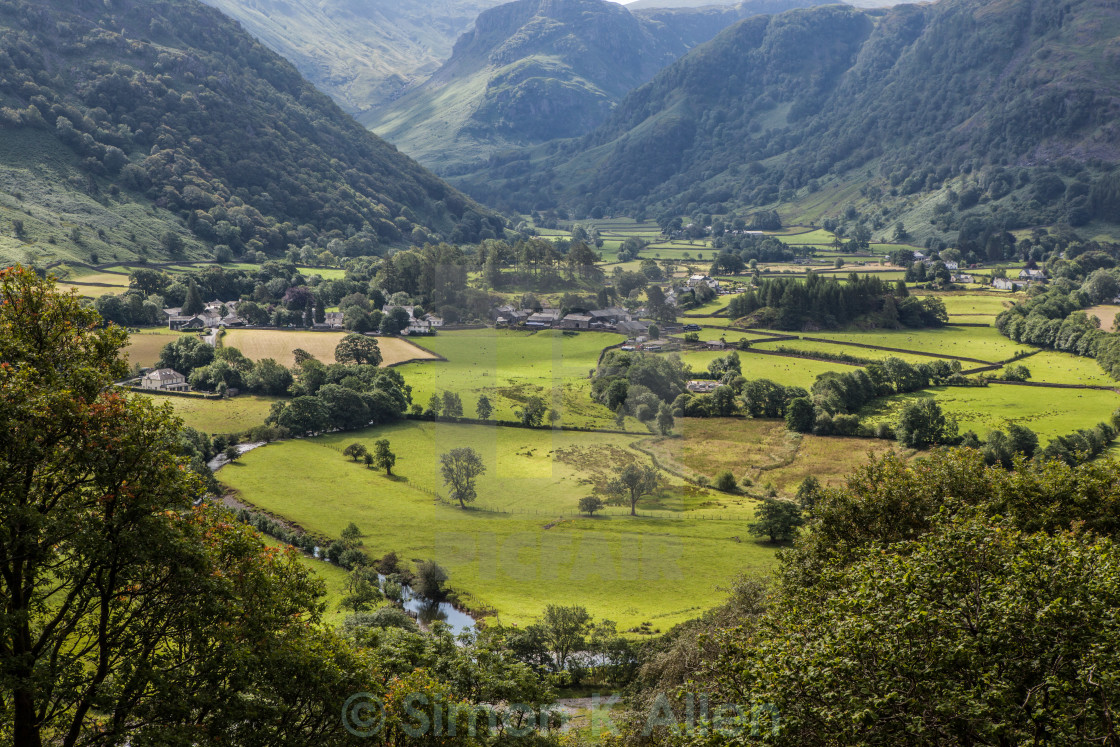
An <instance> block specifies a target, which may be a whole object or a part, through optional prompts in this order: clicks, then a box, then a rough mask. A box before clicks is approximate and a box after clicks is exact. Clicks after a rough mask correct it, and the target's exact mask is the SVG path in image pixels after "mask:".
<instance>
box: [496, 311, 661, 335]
mask: <svg viewBox="0 0 1120 747" xmlns="http://www.w3.org/2000/svg"><path fill="white" fill-rule="evenodd" d="M490 319H491V321H493V322H494V326H495V327H517V326H525V327H527V328H529V329H585V330H598V331H603V332H620V333H622V334H624V335H628V336H631V337H633V336H635V335H639V334H642V333H644V332H645V331H646V330H647V329H648V328H649V325H648V324H642V323H641V322H638V321H635V320H634V317H633V315H632V314H631V313H630V312H628V311H626V309H620V308H618V307H615V306H612V307H611V308H608V309H594V310H592V311H586V312H574V313H571V314H566V315H564V316H561V315H560V311H559V310H557V309H540V310H536V309H518V308H515V307H513V306H509V305H506V306H498V307H497V308H495V309H493V310H492V311H491V312H490Z"/></svg>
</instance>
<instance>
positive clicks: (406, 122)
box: [370, 0, 805, 173]
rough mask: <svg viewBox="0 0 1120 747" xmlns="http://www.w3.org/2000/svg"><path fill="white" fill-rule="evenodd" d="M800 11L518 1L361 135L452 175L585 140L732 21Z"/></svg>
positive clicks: (790, 2) (761, 1)
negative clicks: (520, 149) (503, 154)
mask: <svg viewBox="0 0 1120 747" xmlns="http://www.w3.org/2000/svg"><path fill="white" fill-rule="evenodd" d="M803 4H805V3H804V1H803V0H753V2H748V3H740V4H738V5H735V6H733V7H718V8H717V7H710V8H704V9H702V10H692V11H682V10H659V11H647V12H642V13H638V14H634V13H631V12H630V11H628V10H627V9H626V8H624V7H623V6H621V5H618V4H616V3H612V2H607V1H606V0H515V2H511V3H508V4H506V5H502V6H500V7H498V8H494V9H492V10H488V11H486V12H484V13H482V14H481V15H480V16H479V17H478V20H477V21H476V22H475V26H474V28H473V29H472V30H471V31H470V32H469V33H467V34H465V35H464V36H463V37H462V38H460V39H459V41H458V42H456V44H455V50H454V52H453V54H452V56H451V59H450V60H448V61H447V63H445V64H444V65H443V66H442V67H441V68H440V69H439V70H438V71H436V73H435V74H434V75H433V76H432V77H431V78H430V79H429V80H428V81H427V82H426V83H425V84H424V85H422V86H421V87H419V88H417V89H415V90H413V91H411V92H409V93H407V94H405V95H404V96H403V97H401V98H400V99H399V100H398V101H396V102H394V103H393V104H392V105H390V106H388V107H386V108H385V109H384V110H383V111H381V112H379V113H378V114H377V116H376V117H375V118H373V119H372V120H370V126H371V128H372V129H373V130H374V131H375V132H377V133H378V134H379V135H381V136H382V137H385V138H386V139H387V140H389V141H390V142H393V143H395V144H396V145H397V146H398V147H399V148H400V149H401V150H402V151H404V152H405V153H408V154H409V155H412V156H414V157H415V158H417V159H418V160H419V161H420V162H421V163H425V164H428V165H430V166H432V167H433V168H437V169H440V170H441V171H442V172H444V173H452V172H453V171H454V167H455V165H456V164H462V163H470V162H475V161H478V160H480V159H483V158H486V157H488V156H489V155H490V154H491V153H493V152H494V151H495V150H497V149H502V148H507V147H511V146H522V145H530V144H534V143H540V142H544V141H547V140H552V139H556V138H569V137H575V136H578V135H582V134H584V133H586V132H588V131H590V130H591V129H593V128H594V127H595V126H596V125H598V124H600V123H601V122H603V121H604V120H605V119H606V118H607V116H608V115H609V114H610V112H611V110H612V109H613V108H614V106H615V104H616V103H617V102H618V101H619V100H620V99H621V98H622V97H623V96H624V95H625V94H626V93H627V92H628V91H630V90H631V89H633V88H634V87H635V86H638V85H640V84H642V83H644V82H645V81H647V80H649V79H650V78H652V77H653V75H654V74H656V73H657V71H659V70H661V69H662V68H664V67H665V66H666V65H668V64H669V63H671V62H672V61H673V60H675V59H677V58H679V57H680V56H682V55H683V54H685V53H686V52H687V51H688V50H689V49H691V48H693V47H695V46H696V45H697V44H699V43H702V42H704V41H707V40H708V39H711V38H712V37H713V36H714V35H715V34H717V33H719V32H720V31H721V30H722V29H724V28H726V27H727V26H728V25H730V24H731V23H733V22H735V21H737V20H739V19H741V18H743V17H746V16H748V15H752V14H754V13H758V12H770V11H773V10H783V9H786V8H789V7H794V6H796V5H803Z"/></svg>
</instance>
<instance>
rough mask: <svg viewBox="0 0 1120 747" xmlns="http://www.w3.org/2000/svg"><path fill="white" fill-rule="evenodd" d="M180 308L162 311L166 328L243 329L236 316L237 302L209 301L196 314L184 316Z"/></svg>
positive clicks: (240, 320) (242, 324)
mask: <svg viewBox="0 0 1120 747" xmlns="http://www.w3.org/2000/svg"><path fill="white" fill-rule="evenodd" d="M182 311H183V309H182V307H178V306H177V307H174V308H170V309H164V310H163V313H164V314H166V315H167V328H168V329H172V330H189V329H209V328H213V327H244V326H245V320H244V319H242V318H241V317H239V316H238V315H237V301H211V302H210V303H208V304H206V307H205V308H204V309H203V310H202V311H200V312H199V313H197V314H184V313H182Z"/></svg>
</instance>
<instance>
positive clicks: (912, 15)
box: [463, 0, 1120, 234]
mask: <svg viewBox="0 0 1120 747" xmlns="http://www.w3.org/2000/svg"><path fill="white" fill-rule="evenodd" d="M1118 114H1120V8H1118V7H1117V6H1116V4H1115V3H1114V2H1110V1H1109V0H1073V1H1072V2H1067V1H1066V0H1033V1H1031V2H1027V1H1025V0H1022V1H1012V0H1001V1H999V2H988V1H986V0H942V1H941V2H939V3H937V4H933V5H902V6H898V7H895V8H892V9H890V10H886V11H882V10H880V11H860V10H857V9H854V8H851V7H843V6H828V7H821V8H813V9H806V10H794V11H790V12H788V13H784V14H781V15H778V16H774V17H760V18H752V19H747V20H745V21H743V22H741V23H739V24H737V25H735V26H734V27H732V28H730V29H728V30H727V31H725V32H724V33H722V34H721V35H720V36H718V37H717V38H716V39H714V40H712V41H711V42H710V43H708V44H706V45H703V46H702V47H700V48H698V49H696V50H694V51H693V52H692V53H690V54H689V55H688V56H686V57H685V58H683V59H681V60H680V61H678V62H677V63H675V64H674V65H672V66H670V67H669V68H667V69H666V70H664V71H663V72H662V73H660V74H659V75H658V76H657V77H656V78H655V79H653V80H652V81H650V82H649V83H648V84H646V85H644V86H642V87H640V88H638V89H636V90H635V91H633V92H631V93H630V94H629V95H628V96H627V97H626V99H625V100H624V101H623V102H622V103H621V104H620V105H619V106H618V107H617V109H615V111H614V112H613V113H612V114H611V117H610V119H609V120H608V121H607V122H605V123H604V124H603V125H602V126H601V127H599V128H598V129H597V130H596V131H595V132H593V133H591V134H589V135H588V136H586V137H584V138H582V139H580V140H578V141H573V142H569V143H566V144H563V145H561V146H560V147H557V146H556V145H552V146H551V147H550V149H538V150H537V151H535V152H527V151H524V152H520V153H509V154H503V155H502V156H500V157H496V158H495V159H493V161H492V164H491V167H490V168H489V169H488V170H487V171H485V172H484V173H483V174H481V175H471V176H468V177H464V178H463V183H464V184H465V185H467V186H468V188H469V189H470V190H473V191H474V193H475V194H476V195H479V196H484V197H489V198H492V199H500V198H501V197H502V196H516V197H515V199H514V201H515V202H516V205H515V206H516V207H518V208H522V209H524V208H527V207H535V206H547V205H551V204H556V203H560V204H562V205H567V206H569V207H574V208H576V209H577V212H578V211H580V210H588V209H589V208H590V206H592V205H601V206H603V207H604V208H605V209H606V210H607V211H627V212H636V211H637V212H640V211H645V210H647V209H657V210H659V211H660V210H664V209H669V210H680V211H689V212H692V211H693V210H697V209H698V210H700V211H701V212H709V213H710V212H722V211H723V210H726V209H737V208H739V209H745V208H752V207H759V206H767V205H774V204H776V203H789V202H792V201H796V200H808V199H810V198H811V196H812V195H813V194H815V193H816V192H818V190H829V189H838V188H840V187H843V188H848V187H849V186H851V185H856V184H858V185H859V189H861V190H862V195H861V198H863V199H865V200H866V204H867V205H868V207H869V210H870V211H871V212H874V216H873V218H874V223H875V225H876V227H879V226H883V225H886V224H887V222H888V221H891V222H893V221H895V220H899V219H910V218H908V216H910V214H911V213H913V215H914V216H919V215H920V216H921V218H922V223H923V227H924V228H923V230H927V231H928V230H929V226H931V225H934V226H936V228H937V230H938V232H940V233H942V234H944V233H945V232H952V231H956V230H958V229H959V228H960V227H961V226H962V224H963V222H964V219H963V215H964V212H965V211H969V210H972V209H973V208H975V207H976V206H977V204H978V203H988V202H992V203H997V202H998V208H999V210H995V208H996V207H997V205H990V206H987V207H983V208H977V209H982V210H983V211H984V212H986V213H988V214H990V213H992V212H1001V211H1002V212H1001V217H1000V221H1001V224H1002V225H1003V226H1005V227H1009V228H1016V227H1022V226H1027V225H1039V224H1048V223H1054V222H1058V221H1062V220H1068V221H1069V222H1070V223H1072V224H1074V225H1079V224H1083V223H1085V222H1086V221H1089V220H1091V219H1093V218H1095V217H1100V216H1101V215H1102V213H1101V211H1102V210H1103V209H1104V208H1103V206H1104V204H1105V203H1106V202H1107V201H1106V200H1105V199H1104V198H1103V197H1102V195H1106V194H1109V191H1108V188H1106V187H1104V186H1101V187H1099V188H1096V187H1095V185H1097V183H1098V182H1099V181H1100V179H1101V178H1102V177H1101V174H1102V173H1103V171H1105V170H1108V169H1111V167H1112V165H1114V164H1115V163H1116V162H1117V160H1118V159H1120V124H1118V118H1117V115H1118ZM548 150H551V151H553V152H552V153H550V152H548ZM1109 178H1111V177H1109ZM846 185H847V186H846ZM950 187H952V188H953V190H952V191H951V190H950ZM1094 190H1096V191H1094ZM930 196H935V197H936V211H934V207H935V205H932V204H930V203H929V202H928V198H929V197H930ZM923 200H926V202H923ZM840 207H843V205H840ZM919 208H920V210H919ZM915 211H917V212H915ZM908 227H909V226H908Z"/></svg>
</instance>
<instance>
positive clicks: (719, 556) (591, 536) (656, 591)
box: [219, 421, 773, 630]
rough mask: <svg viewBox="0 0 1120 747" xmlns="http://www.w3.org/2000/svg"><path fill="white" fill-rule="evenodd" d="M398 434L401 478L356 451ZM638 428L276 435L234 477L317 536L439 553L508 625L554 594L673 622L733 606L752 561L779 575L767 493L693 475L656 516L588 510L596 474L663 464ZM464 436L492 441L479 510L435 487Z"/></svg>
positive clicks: (253, 498) (606, 613) (420, 428)
mask: <svg viewBox="0 0 1120 747" xmlns="http://www.w3.org/2000/svg"><path fill="white" fill-rule="evenodd" d="M382 437H384V438H388V439H389V441H390V444H391V447H392V448H393V450H394V452H395V453H396V454H397V465H396V467H395V468H394V473H395V477H392V478H390V477H387V476H385V475H384V474H383V473H380V472H376V471H374V470H370V469H366V468H365V467H364V466H362V465H360V464H355V463H353V462H351V461H349V460H348V459H346V458H345V457H343V456H342V455H341V453H340V451H341V449H342V448H343V447H344V446H345V445H346V444H349V443H352V442H360V443H364V444H366V445H367V446H370V445H372V442H373V440H375V439H377V438H382ZM630 440H632V437H630V436H625V435H614V434H587V433H565V432H557V431H548V430H543V431H542V430H537V431H525V430H521V429H511V428H500V427H496V426H471V425H455V424H445V423H431V422H416V421H409V422H406V423H401V424H397V425H394V426H389V427H385V428H380V429H370V430H367V431H361V432H357V433H347V434H337V435H332V436H326V437H322V438H317V439H302V440H293V441H288V442H284V443H280V444H272V445H270V446H267V447H264V448H260V449H256V450H254V451H251V452H249V453H248V454H246V455H245V456H244V457H243V458H242V460H241V463H239V464H235V465H232V466H231V467H227V468H225V469H223V470H222V471H221V472H220V473H219V477H220V478H221V480H222V481H223V482H225V483H226V484H228V485H229V486H230V487H231V488H233V489H235V490H236V491H238V496H239V498H240V499H242V500H244V501H246V502H248V503H251V504H253V505H254V506H257V507H259V508H261V509H263V510H266V511H269V512H271V513H273V514H276V515H278V516H282V517H284V518H286V519H288V520H290V521H292V522H294V523H296V524H298V525H299V526H301V527H303V528H304V529H306V530H307V531H310V532H312V533H315V534H321V535H326V536H330V537H337V536H338V534H339V533H340V532H341V530H342V528H343V527H345V526H346V524H347V523H349V522H350V521H353V522H355V523H356V524H357V525H358V526H359V527H360V528H361V529H362V530H363V531H365V532H366V534H367V535H368V536H367V537H366V539H365V544H366V547H367V548H368V550H369V551H370V552H371V553H372V554H374V555H381V554H384V553H386V552H389V551H390V550H392V551H395V552H397V553H398V554H399V555H400V556H401V557H402V559H405V560H407V561H408V562H410V563H412V564H415V563H416V562H417V561H419V560H423V559H427V558H432V559H434V560H436V561H437V562H439V563H440V564H441V565H442V566H444V567H445V568H446V569H447V570H448V573H449V575H450V581H449V586H451V587H452V588H453V589H455V590H456V591H457V592H458V593H459V594H460V597H461V598H462V600H463V601H464V602H466V603H467V604H468V606H469V607H470V608H471V609H474V610H489V611H490V612H491V614H492V615H493V616H494V617H495V618H496V619H498V620H500V621H501V622H503V623H518V624H523V623H526V622H529V621H531V620H532V619H533V618H535V617H536V616H538V615H539V614H540V613H541V612H542V611H543V609H544V607H545V605H547V604H581V605H584V606H586V607H587V609H588V610H589V611H590V612H591V614H592V615H594V616H595V617H607V618H610V619H612V620H615V621H616V622H618V623H619V627H620V628H621V629H626V628H629V627H632V626H634V625H637V624H639V623H641V622H650V623H651V624H652V625H654V626H655V627H658V628H660V629H662V630H665V629H668V628H669V627H670V626H672V625H673V624H676V623H678V622H682V621H684V620H687V619H690V618H692V617H696V616H697V615H698V614H700V613H701V612H702V611H703V610H705V609H707V608H709V607H711V606H712V605H714V604H716V603H718V602H719V600H720V599H721V594H720V592H719V591H718V590H717V588H716V587H717V586H720V585H725V584H726V583H727V582H728V581H729V580H730V579H731V578H732V577H734V576H735V575H736V574H737V573H740V572H743V571H749V572H764V571H765V570H766V569H768V568H769V567H770V566H771V564H772V562H773V550H772V548H770V547H769V546H767V545H765V544H763V543H758V542H755V541H754V540H752V539H751V538H750V537H749V536H748V532H747V529H746V524H747V523H748V522H749V520H750V518H751V516H752V515H753V509H752V506H753V501H751V500H749V499H747V498H743V497H736V496H728V495H724V494H718V493H714V492H712V493H708V492H707V491H700V490H699V489H696V488H686V487H684V486H683V485H682V484H681V483H680V481H678V480H671V481H670V488H669V489H668V491H667V493H666V496H665V497H664V498H661V499H656V500H650V501H646V502H643V503H640V504H639V510H640V511H641V513H642V516H640V517H637V518H634V517H630V516H628V515H626V512H625V510H624V509H622V508H621V507H616V508H611V509H609V510H608V512H607V513H606V515H601V516H599V515H597V516H596V517H595V518H590V519H589V518H584V517H582V516H577V515H574V514H575V506H576V502H577V501H578V499H579V498H580V497H582V496H584V495H588V494H589V493H590V484H589V483H591V482H594V481H595V480H597V479H601V476H602V474H604V473H605V472H606V471H608V470H613V469H616V468H617V467H618V466H620V465H621V464H622V463H624V462H625V461H627V460H631V459H633V460H645V461H646V462H647V463H648V457H646V456H645V455H643V454H640V453H638V452H635V451H633V450H632V449H630V448H629V446H628V443H629V441H630ZM461 445H471V446H473V447H474V448H476V449H477V450H478V451H479V453H480V454H481V455H482V458H483V462H484V463H485V464H486V466H487V472H486V473H485V474H484V475H482V476H481V477H480V478H479V481H478V494H479V498H478V502H477V503H478V506H479V507H486V508H490V509H492V510H490V511H484V510H463V509H460V508H459V507H458V505H451V504H448V503H446V502H443V501H440V500H438V499H437V498H436V497H435V495H433V493H432V492H431V491H436V492H438V493H441V494H445V492H446V491H445V490H444V489H443V485H442V480H441V479H440V478H439V476H438V474H437V473H436V464H437V463H438V461H437V458H438V455H439V454H441V453H443V452H445V451H448V450H450V449H451V448H454V447H457V446H461ZM293 464H298V465H299V466H300V468H299V469H298V470H292V469H291V465H293ZM277 474H284V475H285V479H284V480H277V479H276V475H277ZM495 509H496V510H495ZM498 510H501V511H507V512H508V513H499V512H497V511H498ZM701 568H702V569H704V575H703V578H702V580H697V576H696V570H697V569H701Z"/></svg>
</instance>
